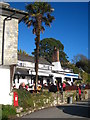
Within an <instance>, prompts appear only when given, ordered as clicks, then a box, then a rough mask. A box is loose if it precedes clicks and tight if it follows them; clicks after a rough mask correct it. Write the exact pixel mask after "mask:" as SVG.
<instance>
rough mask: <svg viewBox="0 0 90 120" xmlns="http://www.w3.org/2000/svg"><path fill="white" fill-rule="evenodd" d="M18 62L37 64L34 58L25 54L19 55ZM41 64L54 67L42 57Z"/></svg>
mask: <svg viewBox="0 0 90 120" xmlns="http://www.w3.org/2000/svg"><path fill="white" fill-rule="evenodd" d="M18 60H21V61H27V62H32V63H35V58H34V57H33V56H28V55H25V54H18ZM39 64H46V65H52V64H50V63H49V62H48V61H47V60H46V59H44V58H42V57H40V58H39Z"/></svg>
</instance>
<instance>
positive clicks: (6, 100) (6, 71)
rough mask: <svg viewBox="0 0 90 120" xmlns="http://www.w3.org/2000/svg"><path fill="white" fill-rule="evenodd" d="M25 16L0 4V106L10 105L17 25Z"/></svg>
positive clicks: (23, 13)
mask: <svg viewBox="0 0 90 120" xmlns="http://www.w3.org/2000/svg"><path fill="white" fill-rule="evenodd" d="M26 15H27V13H26V12H24V11H19V10H17V9H14V8H11V7H10V5H9V4H8V3H4V2H0V104H5V105H6V104H12V95H11V91H12V80H13V77H14V70H15V66H16V64H17V46H18V23H19V22H20V21H21V19H22V18H23V17H25V16H26Z"/></svg>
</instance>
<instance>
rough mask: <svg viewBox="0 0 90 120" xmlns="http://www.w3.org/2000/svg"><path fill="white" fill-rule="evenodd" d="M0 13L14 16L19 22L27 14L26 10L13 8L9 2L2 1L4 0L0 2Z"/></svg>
mask: <svg viewBox="0 0 90 120" xmlns="http://www.w3.org/2000/svg"><path fill="white" fill-rule="evenodd" d="M0 11H1V12H0V15H3V16H10V15H12V14H13V13H15V14H13V15H12V18H16V19H19V22H21V20H22V19H23V18H24V17H25V16H26V15H28V13H27V12H25V11H23V10H19V9H15V8H11V7H10V5H9V4H7V3H4V2H0Z"/></svg>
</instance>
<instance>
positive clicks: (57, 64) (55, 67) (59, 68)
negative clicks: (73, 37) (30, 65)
mask: <svg viewBox="0 0 90 120" xmlns="http://www.w3.org/2000/svg"><path fill="white" fill-rule="evenodd" d="M52 64H53V65H54V66H53V67H52V70H56V71H63V69H62V68H61V63H60V62H52Z"/></svg>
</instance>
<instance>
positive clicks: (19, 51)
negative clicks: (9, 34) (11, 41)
mask: <svg viewBox="0 0 90 120" xmlns="http://www.w3.org/2000/svg"><path fill="white" fill-rule="evenodd" d="M18 54H24V55H27V56H29V54H28V53H27V52H26V51H25V50H21V49H20V50H18Z"/></svg>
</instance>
